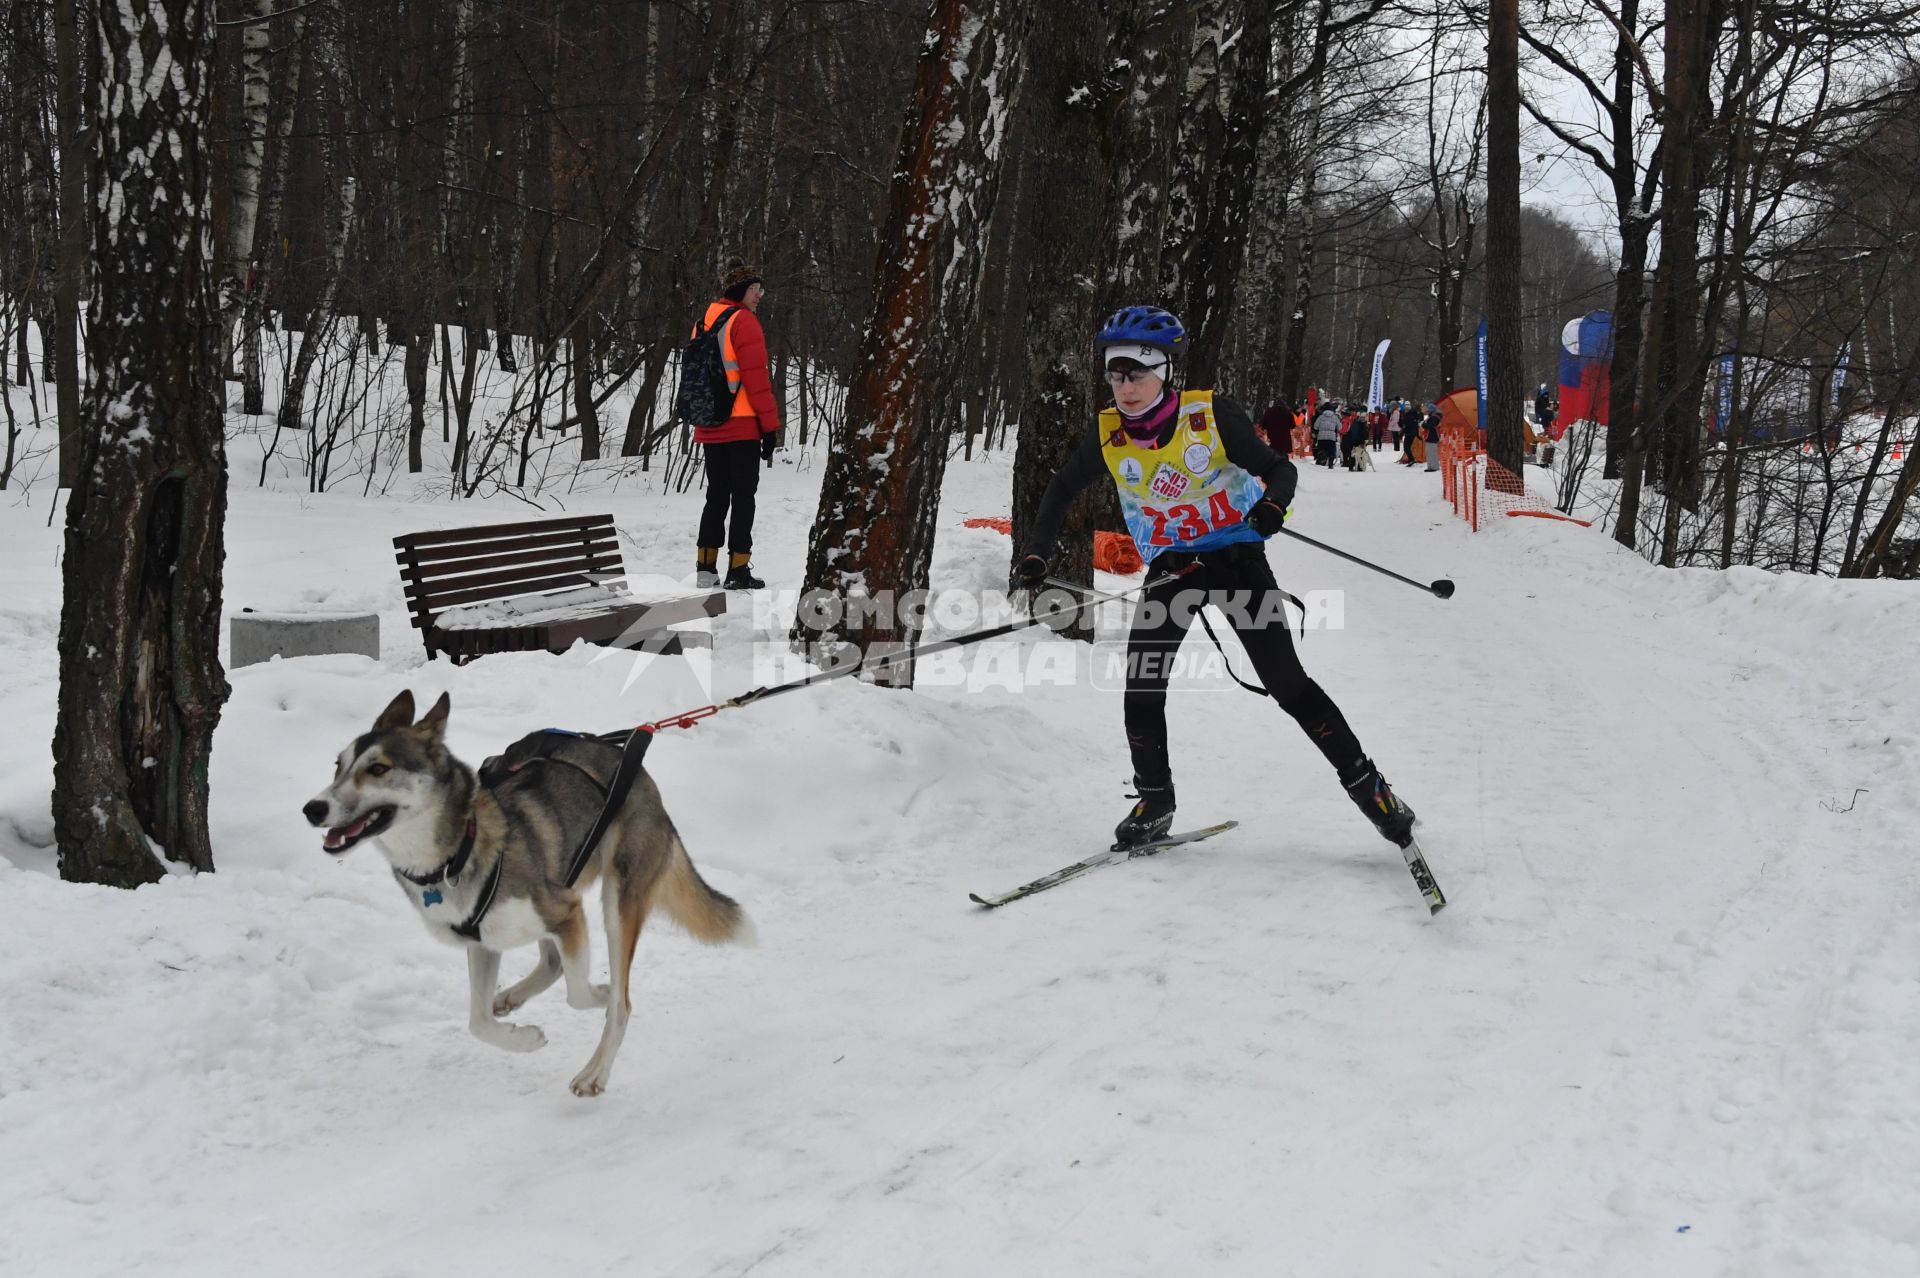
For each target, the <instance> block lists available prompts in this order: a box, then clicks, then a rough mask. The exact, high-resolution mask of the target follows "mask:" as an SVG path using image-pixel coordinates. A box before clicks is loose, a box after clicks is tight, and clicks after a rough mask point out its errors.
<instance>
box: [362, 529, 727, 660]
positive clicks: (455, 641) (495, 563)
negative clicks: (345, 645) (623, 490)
mask: <svg viewBox="0 0 1920 1278" xmlns="http://www.w3.org/2000/svg"><path fill="white" fill-rule="evenodd" d="M393 548H394V551H395V558H396V559H398V560H399V563H400V580H401V582H402V584H403V585H404V586H405V587H406V593H407V608H408V610H409V611H410V612H411V613H412V614H413V625H414V628H415V629H417V630H419V631H420V635H421V638H422V639H423V640H425V641H426V645H427V656H428V657H433V656H435V655H437V654H439V653H445V654H446V655H447V656H449V657H451V658H453V660H454V662H455V663H456V664H460V663H464V662H466V661H470V660H472V659H473V658H474V657H478V656H483V655H484V654H486V653H489V652H529V651H540V650H545V651H548V652H564V651H565V650H566V649H568V648H570V647H572V646H573V642H574V640H576V639H585V640H586V641H587V642H588V643H597V644H610V645H613V646H617V647H622V648H633V647H644V648H645V649H646V650H647V651H648V652H666V653H672V652H679V651H681V650H682V643H683V642H684V639H685V636H683V635H682V634H680V633H679V632H674V631H670V630H668V627H669V626H672V625H674V624H675V623H678V622H685V621H696V620H699V619H701V618H704V617H717V616H719V615H720V614H721V613H723V612H725V611H726V610H727V599H726V595H725V594H724V593H723V592H722V591H719V590H691V591H689V590H677V591H669V592H664V593H661V594H657V595H652V596H649V597H647V598H641V597H638V596H636V595H634V594H633V593H632V592H631V591H630V590H629V589H628V587H627V584H626V580H625V568H624V566H623V565H622V564H621V561H620V543H619V540H618V539H617V538H616V537H615V535H614V531H613V516H612V515H570V516H567V517H565V518H562V519H541V520H535V521H532V522H528V523H517V524H491V525H488V526H485V527H481V528H451V529H443V530H441V531H438V532H424V533H409V534H407V535H406V536H404V537H395V538H394V539H393Z"/></svg>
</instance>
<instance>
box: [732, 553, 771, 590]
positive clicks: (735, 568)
mask: <svg viewBox="0 0 1920 1278" xmlns="http://www.w3.org/2000/svg"><path fill="white" fill-rule="evenodd" d="M724 584H725V585H726V588H727V589H728V590H764V589H765V588H766V585H767V583H766V582H764V581H762V580H760V579H759V578H758V577H756V576H754V575H753V567H752V565H751V564H749V563H748V562H747V556H745V555H728V556H727V580H726V582H725V583H724Z"/></svg>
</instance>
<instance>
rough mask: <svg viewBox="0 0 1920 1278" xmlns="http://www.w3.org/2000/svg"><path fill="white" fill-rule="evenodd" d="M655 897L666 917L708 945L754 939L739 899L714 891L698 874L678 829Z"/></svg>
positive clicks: (752, 940) (755, 938)
mask: <svg viewBox="0 0 1920 1278" xmlns="http://www.w3.org/2000/svg"><path fill="white" fill-rule="evenodd" d="M655 900H656V902H657V903H658V904H659V906H660V908H661V909H663V910H665V911H666V912H667V917H669V918H671V919H672V920H673V921H674V922H675V923H678V924H679V925H680V926H681V927H684V928H685V929H687V931H689V932H691V933H693V936H694V939H695V940H700V941H705V942H706V943H707V944H708V945H719V944H721V943H723V942H726V941H731V942H733V943H734V944H735V945H753V944H755V943H756V942H757V939H758V938H757V937H756V936H755V933H754V930H753V920H752V919H750V918H748V917H747V912H746V911H745V910H743V909H741V908H740V902H738V901H736V900H734V899H733V898H732V897H730V896H728V895H726V894H725V893H724V892H716V891H715V890H714V889H713V887H712V885H710V884H709V883H708V882H707V881H706V880H705V879H703V878H701V877H700V871H698V870H696V869H694V868H693V858H691V857H689V856H688V855H687V845H686V844H684V843H682V842H681V841H680V836H679V834H678V833H676V834H675V835H674V836H673V860H672V861H671V862H670V863H669V864H668V865H667V872H666V873H665V874H664V875H662V876H661V880H660V887H659V889H658V894H657V895H656V897H655Z"/></svg>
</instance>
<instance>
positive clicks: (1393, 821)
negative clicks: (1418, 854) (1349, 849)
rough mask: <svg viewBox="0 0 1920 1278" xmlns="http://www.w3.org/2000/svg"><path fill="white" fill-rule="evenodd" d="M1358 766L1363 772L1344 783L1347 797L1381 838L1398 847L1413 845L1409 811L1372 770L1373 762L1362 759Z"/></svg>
mask: <svg viewBox="0 0 1920 1278" xmlns="http://www.w3.org/2000/svg"><path fill="white" fill-rule="evenodd" d="M1360 762H1361V765H1362V766H1363V767H1364V769H1365V771H1363V772H1362V773H1361V774H1360V775H1359V776H1358V777H1357V778H1355V779H1354V780H1352V781H1349V782H1346V783H1345V785H1346V791H1347V797H1348V798H1350V799H1352V800H1353V802H1354V806H1355V807H1357V808H1359V809H1360V811H1362V812H1363V813H1365V814H1366V817H1367V820H1369V821H1371V822H1373V828H1374V829H1376V830H1378V831H1380V835H1381V837H1382V838H1384V839H1386V840H1387V841H1388V842H1389V843H1392V844H1394V845H1396V846H1398V847H1402V848H1404V847H1406V846H1407V844H1409V843H1411V842H1413V820H1414V816H1413V809H1412V808H1410V807H1408V806H1407V805H1406V804H1405V803H1404V802H1403V801H1402V800H1401V799H1400V796H1399V795H1397V794H1395V793H1394V792H1393V787H1392V786H1390V785H1388V784H1387V779H1386V778H1385V777H1383V776H1381V775H1380V769H1378V768H1376V767H1374V766H1373V760H1371V759H1362V760H1361V761H1360Z"/></svg>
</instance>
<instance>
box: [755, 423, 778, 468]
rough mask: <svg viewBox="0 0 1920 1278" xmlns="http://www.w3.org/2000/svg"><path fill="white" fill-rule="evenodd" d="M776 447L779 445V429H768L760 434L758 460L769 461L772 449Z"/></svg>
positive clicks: (771, 458) (771, 457)
mask: <svg viewBox="0 0 1920 1278" xmlns="http://www.w3.org/2000/svg"><path fill="white" fill-rule="evenodd" d="M778 447H780V432H779V431H777V430H770V431H768V432H767V433H766V434H764V435H762V436H761V437H760V460H761V461H764V462H771V461H772V460H773V450H774V449H776V448H778Z"/></svg>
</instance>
